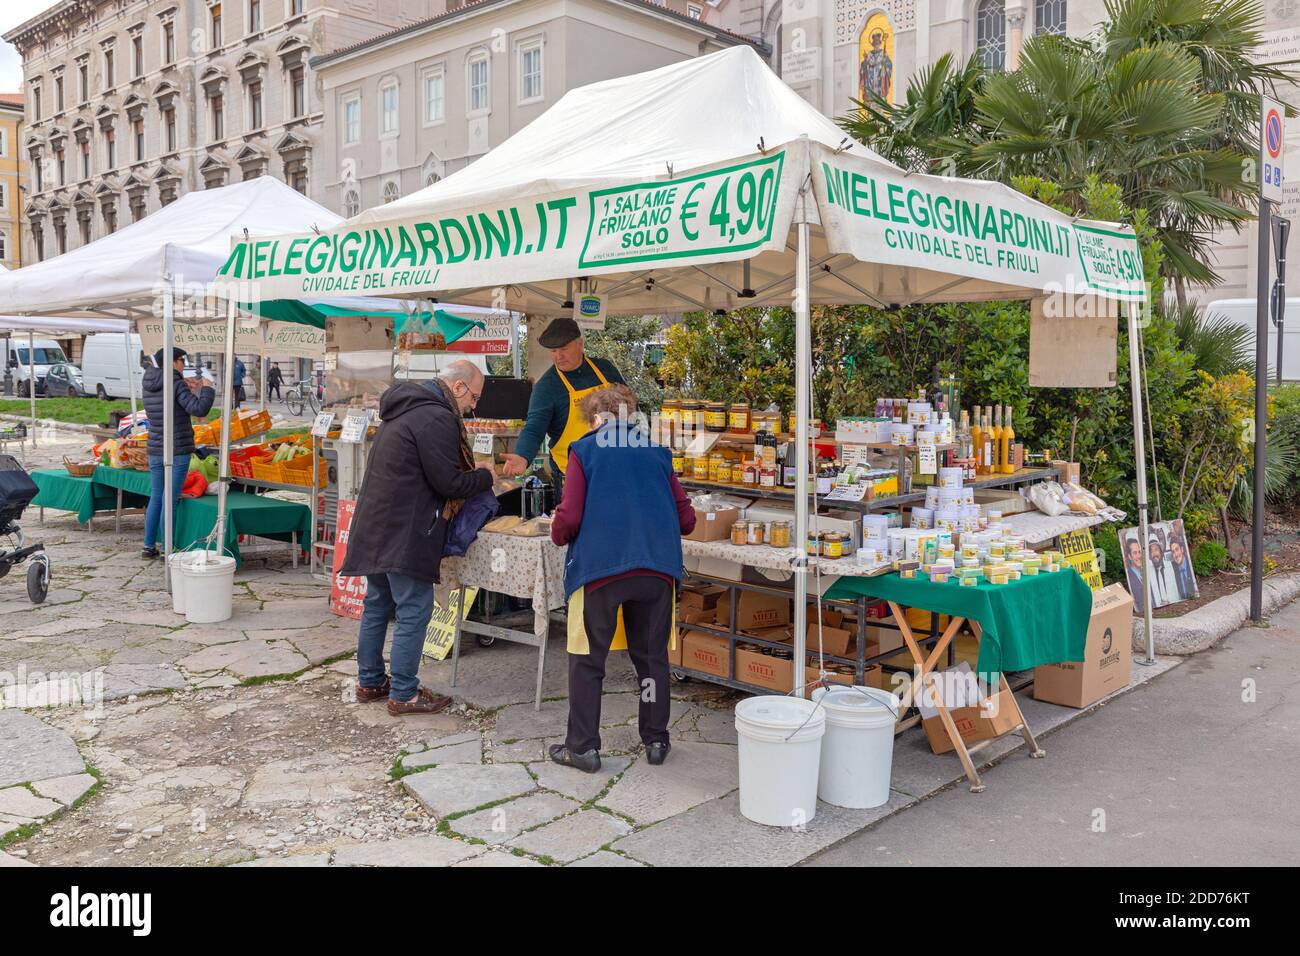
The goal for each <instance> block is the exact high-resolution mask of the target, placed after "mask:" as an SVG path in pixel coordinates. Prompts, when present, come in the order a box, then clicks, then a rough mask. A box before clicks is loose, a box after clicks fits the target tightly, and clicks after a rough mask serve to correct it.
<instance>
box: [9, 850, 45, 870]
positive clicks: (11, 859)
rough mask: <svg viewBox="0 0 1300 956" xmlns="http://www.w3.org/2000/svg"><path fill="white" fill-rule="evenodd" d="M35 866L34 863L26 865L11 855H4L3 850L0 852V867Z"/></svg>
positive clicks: (25, 862) (22, 860) (26, 863)
mask: <svg viewBox="0 0 1300 956" xmlns="http://www.w3.org/2000/svg"><path fill="white" fill-rule="evenodd" d="M35 865H36V864H35V863H28V862H27V861H26V860H24V859H21V858H20V857H16V856H12V855H11V854H8V853H5V852H4V851H3V850H0V867H6V866H11V867H15V868H17V867H20V866H35Z"/></svg>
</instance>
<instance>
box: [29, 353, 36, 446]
mask: <svg viewBox="0 0 1300 956" xmlns="http://www.w3.org/2000/svg"><path fill="white" fill-rule="evenodd" d="M27 395H28V398H29V399H30V400H31V403H32V451H35V450H36V333H35V332H33V331H32V330H31V329H28V330H27Z"/></svg>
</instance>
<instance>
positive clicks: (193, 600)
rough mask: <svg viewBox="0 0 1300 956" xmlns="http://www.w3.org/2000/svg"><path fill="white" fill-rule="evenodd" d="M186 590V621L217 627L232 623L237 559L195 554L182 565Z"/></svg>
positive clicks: (201, 552)
mask: <svg viewBox="0 0 1300 956" xmlns="http://www.w3.org/2000/svg"><path fill="white" fill-rule="evenodd" d="M180 571H181V575H180V576H181V578H182V579H183V580H184V582H185V584H184V588H185V620H187V621H189V622H190V623H191V624H217V623H219V622H221V621H228V620H230V615H231V613H232V611H233V608H232V604H233V600H234V592H235V559H234V558H232V557H229V556H227V555H224V554H210V553H208V552H207V551H192V552H190V553H189V554H187V555H186V556H185V560H183V561H181V563H180Z"/></svg>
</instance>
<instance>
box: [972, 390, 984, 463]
mask: <svg viewBox="0 0 1300 956" xmlns="http://www.w3.org/2000/svg"><path fill="white" fill-rule="evenodd" d="M970 417H971V424H970V445H971V457H972V458H974V459H975V474H976V475H977V476H978V475H982V474H984V425H983V423H982V422H981V421H980V407H979V406H978V405H976V406H975V410H974V411H973V412H971V415H970Z"/></svg>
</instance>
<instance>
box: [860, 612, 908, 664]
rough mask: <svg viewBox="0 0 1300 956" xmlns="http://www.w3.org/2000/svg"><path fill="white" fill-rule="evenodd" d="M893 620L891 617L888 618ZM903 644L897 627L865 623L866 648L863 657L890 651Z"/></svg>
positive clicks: (897, 648)
mask: <svg viewBox="0 0 1300 956" xmlns="http://www.w3.org/2000/svg"><path fill="white" fill-rule="evenodd" d="M888 620H889V621H891V622H892V621H893V618H892V617H891V618H889V619H888ZM903 646H904V644H903V635H902V632H900V631H899V630H898V629H897V628H893V627H879V626H877V625H875V624H868V625H867V650H866V653H865V654H864V655H863V656H864V657H875V656H876V655H878V654H887V653H889V652H890V651H896V650H899V649H901V648H902V647H903Z"/></svg>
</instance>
